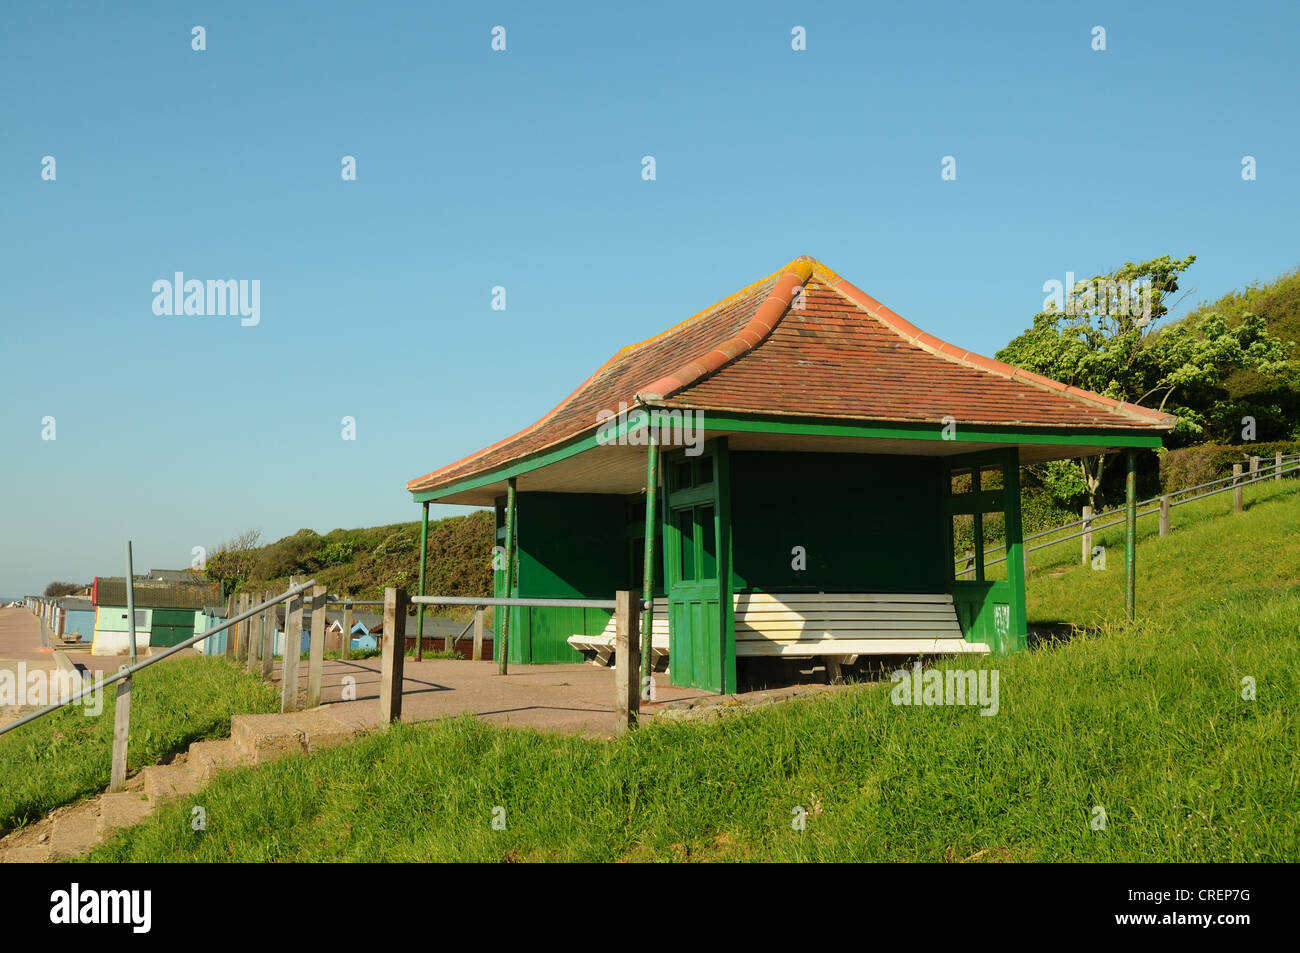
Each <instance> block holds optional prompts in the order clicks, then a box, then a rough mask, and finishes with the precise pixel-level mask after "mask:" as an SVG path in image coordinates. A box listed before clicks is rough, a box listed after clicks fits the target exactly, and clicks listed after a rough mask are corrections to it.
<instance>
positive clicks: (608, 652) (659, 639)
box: [568, 605, 668, 665]
mask: <svg viewBox="0 0 1300 953" xmlns="http://www.w3.org/2000/svg"><path fill="white" fill-rule="evenodd" d="M660 608H663V609H666V608H667V606H666V605H665V606H661V607H660ZM615 622H616V620H615V619H614V617H613V616H611V617H610V620H609V624H608V625H606V626H605V629H604V631H602V632H600V633H599V634H597V635H571V636H569V638H568V643H569V644H570V645H571V646H573V647H574V648H575V649H577V650H578V651H579V652H594V653H595V657H594V658H592V659H591V660H590V661H592V662H594V663H595V664H597V665H608V664H609V662H610V659H611V658H613V656H614V639H615V637H616V636H617V634H618V633H617V626H616V625H615ZM650 653H651V659H650V661H651V663H652V664H654V665H658V664H659V662H660V661H661V660H663V659H664V658H666V657H667V656H668V617H667V616H666V615H664V614H663V613H662V612H656V613H655V616H654V621H653V622H652V623H651V626H650Z"/></svg>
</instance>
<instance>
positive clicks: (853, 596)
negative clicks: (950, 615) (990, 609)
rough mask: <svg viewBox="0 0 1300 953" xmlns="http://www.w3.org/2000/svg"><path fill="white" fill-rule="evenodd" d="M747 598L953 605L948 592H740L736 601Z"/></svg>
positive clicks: (793, 602) (788, 602)
mask: <svg viewBox="0 0 1300 953" xmlns="http://www.w3.org/2000/svg"><path fill="white" fill-rule="evenodd" d="M742 600H747V601H749V602H750V603H752V604H754V605H765V604H773V603H775V604H777V605H787V606H793V605H798V604H800V603H813V604H814V605H830V604H835V603H841V602H921V603H930V604H933V605H952V594H951V593H948V592H850V593H844V592H826V593H819V592H738V593H736V595H735V601H736V603H737V604H739V603H740V602H741V601H742Z"/></svg>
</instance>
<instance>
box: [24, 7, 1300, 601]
mask: <svg viewBox="0 0 1300 953" xmlns="http://www.w3.org/2000/svg"><path fill="white" fill-rule="evenodd" d="M1134 6H1135V5H1131V4H1126V3H1067V4H1041V3H1023V4H1006V5H1001V6H999V7H996V8H995V9H988V8H986V7H985V6H984V5H976V4H968V3H954V4H909V3H889V4H880V3H873V4H862V3H844V4H821V3H811V4H810V3H799V4H790V3H785V4H777V3H767V4H764V3H743V4H707V3H691V4H668V3H656V4H647V5H636V6H633V5H604V6H597V5H591V6H590V7H589V8H587V9H583V8H580V7H577V6H569V5H564V4H546V5H541V4H536V3H526V4H525V3H521V4H488V5H481V6H480V5H449V4H429V3H410V4H396V3H391V4H390V3H376V4H351V3H349V4H314V3H313V4H307V3H301V4H294V5H280V4H263V3H221V4H205V3H131V4H122V5H116V4H97V3H84V4H67V3H58V2H43V3H24V2H8V3H6V4H5V5H4V8H3V11H0V78H2V79H3V90H4V92H3V99H2V100H0V120H2V125H0V129H2V130H3V135H2V137H0V222H2V223H3V228H2V229H0V243H3V244H2V247H0V253H2V254H0V261H3V275H2V277H3V281H2V282H0V327H2V329H3V330H2V334H3V336H2V338H0V340H2V341H3V350H2V352H0V353H2V357H3V365H2V366H3V371H2V373H3V391H2V393H3V412H2V413H0V446H2V447H3V451H2V452H0V489H2V490H3V493H2V494H0V499H2V501H3V502H0V524H2V525H3V529H2V530H0V595H3V596H17V595H21V594H23V593H27V592H33V591H39V590H40V589H43V588H44V586H45V584H46V583H47V582H49V581H50V580H52V579H55V578H58V579H69V580H73V581H85V580H88V579H89V578H90V577H91V576H93V575H96V574H99V575H109V574H120V573H121V571H122V569H123V566H122V563H123V555H122V551H123V541H124V540H125V539H127V538H131V539H133V540H134V545H135V554H136V566H137V567H138V568H141V569H143V568H148V567H150V566H154V567H160V568H161V567H177V566H184V565H187V564H188V563H189V560H190V553H191V550H192V548H193V547H194V546H207V547H211V546H213V545H215V544H216V543H218V542H220V541H221V540H223V539H226V538H228V537H230V536H233V535H235V534H236V533H238V532H240V531H242V530H245V529H249V528H256V529H259V530H261V532H262V534H263V538H264V539H268V540H270V539H275V538H278V537H280V536H283V535H285V534H288V533H292V532H294V531H296V530H297V529H299V528H301V527H312V528H314V529H316V530H318V531H321V532H326V531H328V530H330V529H333V528H335V527H341V526H342V527H353V526H365V525H374V524H377V523H384V522H393V521H398V520H403V519H415V518H417V516H418V508H417V507H416V506H415V505H414V504H413V503H411V502H410V500H409V496H408V495H407V494H406V493H405V490H404V483H405V481H406V480H408V479H410V478H411V477H414V476H418V475H420V474H423V473H425V472H427V471H429V470H431V469H433V468H435V467H436V466H440V465H442V464H444V463H447V462H450V461H452V460H454V459H457V458H459V457H461V456H463V455H465V454H467V453H470V452H472V451H474V450H476V449H478V448H479V447H481V446H483V445H485V444H488V443H491V442H494V441H495V440H497V439H499V438H500V437H502V436H505V435H506V434H507V433H512V432H514V431H515V430H517V429H519V428H520V427H523V426H525V425H527V424H529V423H531V422H532V421H533V420H535V419H536V418H537V417H538V416H539V415H540V414H541V413H543V412H545V411H546V410H549V409H550V408H551V407H552V406H553V405H554V404H555V403H556V402H558V401H559V400H560V399H561V398H563V397H564V396H566V395H567V394H568V393H569V392H570V391H571V390H572V389H573V388H574V387H575V386H576V385H577V384H578V383H579V382H580V381H582V380H583V379H585V378H586V377H587V376H588V375H589V374H590V373H591V372H592V371H593V370H594V369H595V368H596V367H597V366H598V365H599V364H600V363H601V362H603V361H604V360H605V359H606V358H607V357H609V355H610V354H612V353H613V352H614V351H616V350H617V349H618V348H619V347H621V346H623V345H624V344H627V343H631V342H633V341H638V340H641V339H643V338H645V337H647V336H650V335H652V334H654V333H656V332H658V331H659V330H662V329H663V328H665V327H668V326H670V325H672V324H674V323H676V322H678V321H680V320H681V319H682V318H685V317H687V316H688V315H690V314H692V313H694V312H695V311H697V310H699V309H700V308H702V307H704V306H706V305H708V304H710V303H712V302H714V301H716V300H718V299H720V298H722V297H725V296H726V295H728V294H730V293H731V292H732V291H735V290H737V289H738V288H740V287H743V286H744V285H747V284H749V283H750V282H752V281H754V280H755V279H757V278H759V277H761V276H763V275H765V274H767V273H769V272H771V271H773V270H774V269H776V268H777V267H779V266H780V265H782V264H784V263H785V262H787V261H788V260H790V259H791V258H793V257H795V256H796V255H800V254H810V255H814V256H816V257H818V258H820V259H821V260H822V261H824V262H826V263H827V264H828V265H829V266H830V267H832V268H834V269H836V270H837V271H839V272H840V273H841V274H843V275H845V276H846V277H848V278H849V280H851V281H852V282H854V283H855V284H856V285H858V286H859V287H861V288H863V289H864V290H866V291H867V292H868V293H870V294H872V295H874V296H875V297H876V298H878V299H880V300H881V301H883V302H885V303H886V304H888V305H889V306H890V307H892V308H893V309H894V310H896V311H898V312H899V313H900V314H902V315H903V316H904V317H906V318H908V319H909V320H911V321H913V322H914V323H916V324H917V325H919V326H921V327H922V328H925V329H926V330H928V331H931V332H932V333H934V334H936V335H938V336H939V337H942V338H945V339H947V340H951V341H953V342H955V343H958V344H961V345H963V346H966V347H971V348H974V349H976V350H978V351H981V352H983V353H986V354H991V353H992V352H994V351H996V350H997V349H998V348H999V347H1001V346H1002V345H1003V344H1005V343H1006V342H1007V341H1008V340H1009V339H1010V338H1012V337H1014V336H1015V335H1016V334H1017V333H1019V332H1020V331H1021V330H1022V329H1023V328H1024V327H1026V326H1027V324H1028V323H1029V321H1030V319H1031V317H1032V315H1033V314H1034V312H1035V311H1037V310H1039V308H1040V306H1041V302H1042V299H1043V297H1044V294H1043V291H1042V285H1043V283H1044V282H1045V281H1048V280H1051V279H1056V280H1062V281H1063V280H1064V278H1065V274H1066V272H1067V271H1073V272H1075V273H1076V274H1077V275H1078V276H1079V277H1086V276H1090V275H1092V274H1094V273H1097V272H1101V271H1105V270H1109V269H1110V268H1112V267H1114V266H1116V265H1118V264H1121V263H1122V262H1123V261H1125V260H1126V259H1135V260H1136V259H1141V258H1148V257H1152V256H1155V255H1160V254H1164V253H1169V254H1173V255H1176V256H1182V255H1186V254H1189V253H1194V254H1196V255H1197V256H1199V257H1198V261H1197V263H1196V265H1195V266H1194V267H1193V269H1192V270H1191V272H1190V273H1189V275H1188V277H1187V279H1186V280H1185V283H1184V287H1185V288H1191V289H1194V292H1195V293H1194V294H1193V296H1192V300H1191V301H1189V302H1188V305H1190V304H1191V303H1194V302H1195V301H1196V300H1200V299H1204V298H1213V297H1217V296H1218V295H1219V294H1221V293H1222V292H1224V291H1226V290H1228V289H1230V288H1232V287H1235V286H1240V285H1243V284H1246V283H1249V282H1251V281H1255V280H1265V281H1267V280H1271V279H1272V278H1274V277H1276V276H1277V275H1278V274H1280V273H1282V272H1284V271H1288V270H1290V269H1292V268H1294V267H1295V266H1296V265H1298V264H1300V249H1297V242H1296V238H1295V225H1294V223H1295V222H1296V221H1297V218H1298V217H1300V216H1298V215H1297V213H1298V212H1300V185H1298V181H1300V180H1298V178H1297V175H1296V166H1297V157H1298V156H1300V142H1298V141H1297V139H1298V138H1300V133H1298V132H1297V128H1296V123H1295V121H1294V117H1295V104H1294V96H1295V91H1296V89H1297V88H1298V86H1300V84H1298V83H1297V78H1298V77H1297V73H1298V72H1300V68H1298V67H1297V65H1296V57H1295V56H1294V38H1295V36H1296V35H1297V33H1298V31H1297V27H1300V23H1297V20H1300V11H1298V10H1297V8H1296V6H1295V5H1294V4H1283V3H1277V4H1252V3H1242V4H1234V5H1225V4H1222V3H1218V4H1213V5H1211V4H1205V3H1195V4H1188V3H1179V4H1173V3H1169V4H1143V5H1141V8H1140V9H1135V8H1134ZM471 7H473V8H475V9H467V8H471ZM566 11H567V12H566ZM195 25H201V26H203V27H204V28H205V30H206V46H207V48H206V49H205V50H203V51H201V52H200V51H195V50H193V49H192V48H191V36H192V34H191V29H192V27H193V26H195ZM497 25H500V26H504V27H505V29H506V46H507V49H506V50H505V51H504V52H494V51H493V50H492V49H491V39H492V37H491V30H492V28H493V27H494V26H497ZM1099 25H1100V26H1103V27H1104V28H1105V30H1106V47H1107V48H1106V50H1105V51H1094V50H1093V49H1092V32H1091V31H1092V29H1093V27H1094V26H1099ZM795 26H802V27H804V28H805V29H806V32H807V49H806V50H803V51H797V52H796V51H794V50H792V49H791V30H792V28H793V27H795ZM47 155H48V156H53V157H54V159H55V162H56V166H55V168H56V178H55V179H54V181H47V180H44V179H42V175H41V171H42V160H43V157H45V156H47ZM344 155H352V156H354V157H355V158H356V168H357V177H356V180H355V181H347V182H345V181H343V180H342V178H341V176H340V169H341V160H342V157H343V156H344ZM645 155H652V156H654V157H655V161H656V173H657V178H656V180H655V181H653V182H647V181H643V179H642V177H641V158H642V156H645ZM945 155H952V156H954V157H955V158H956V160H957V178H956V180H955V181H951V182H945V181H942V180H941V178H940V162H941V159H942V157H943V156H945ZM1247 155H1250V156H1254V157H1255V159H1256V162H1257V170H1258V178H1257V180H1256V181H1252V182H1246V181H1243V180H1242V177H1241V163H1242V157H1243V156H1247ZM176 271H181V272H184V273H185V275H186V276H187V277H189V278H199V279H209V278H213V279H225V278H236V279H247V280H252V279H257V280H258V281H259V282H260V286H261V309H260V323H259V324H257V325H256V326H254V327H243V326H241V324H240V320H239V319H238V318H237V317H229V316H195V315H190V316H158V315H155V314H154V313H153V309H152V302H153V299H154V294H153V291H152V286H153V283H154V281H155V280H157V279H160V278H168V279H170V278H171V276H172V274H173V273H174V272H176ZM496 285H500V286H504V287H505V288H506V293H507V309H506V310H505V311H493V310H492V309H491V292H492V288H493V286H496ZM1183 310H1186V308H1185V307H1184V309H1183ZM344 416H352V417H354V418H355V419H356V437H357V439H356V440H354V441H345V440H343V439H342V438H341V419H342V418H343V417H344ZM45 417H54V418H55V427H56V430H55V434H56V439H54V440H43V439H42V431H43V429H44V428H43V425H42V420H43V418H45ZM434 510H435V513H437V512H438V510H439V508H437V507H435V508H434ZM456 512H462V510H459V509H454V508H446V513H447V514H451V513H456Z"/></svg>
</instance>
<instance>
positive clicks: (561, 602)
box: [406, 596, 654, 609]
mask: <svg viewBox="0 0 1300 953" xmlns="http://www.w3.org/2000/svg"><path fill="white" fill-rule="evenodd" d="M406 601H407V602H409V603H411V604H412V605H417V606H472V607H473V608H476V609H481V608H484V607H486V606H511V607H515V606H518V607H523V608H530V607H534V606H535V607H537V608H552V609H617V608H618V603H617V602H615V601H614V600H613V599H515V598H511V599H497V598H486V597H484V598H479V597H477V596H409V597H408V598H407V600H406ZM640 605H641V608H642V609H649V608H652V607H653V606H654V602H653V601H647V600H645V599H642V600H640Z"/></svg>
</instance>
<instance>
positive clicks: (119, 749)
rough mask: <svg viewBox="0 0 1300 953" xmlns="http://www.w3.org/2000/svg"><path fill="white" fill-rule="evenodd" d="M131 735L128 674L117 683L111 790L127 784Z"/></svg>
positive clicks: (110, 775) (129, 677)
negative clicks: (127, 764) (127, 760)
mask: <svg viewBox="0 0 1300 953" xmlns="http://www.w3.org/2000/svg"><path fill="white" fill-rule="evenodd" d="M123 667H125V666H123ZM101 691H102V689H101ZM130 737H131V676H130V675H128V676H127V677H126V678H124V679H122V680H121V681H119V682H118V683H117V706H116V708H115V709H114V711H113V767H112V769H111V771H110V773H109V781H108V790H109V791H110V792H117V791H120V790H122V788H123V787H124V786H125V785H126V749H127V746H128V742H129V741H130Z"/></svg>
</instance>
